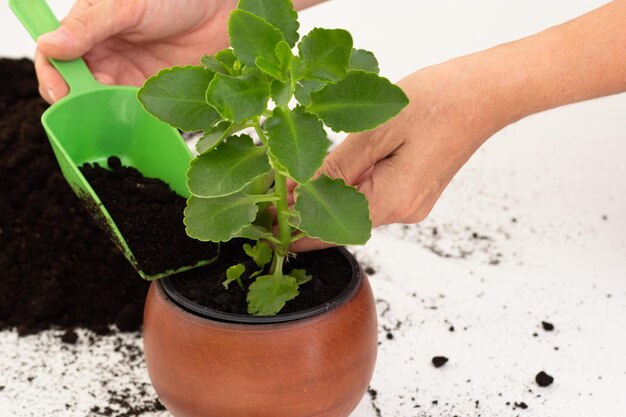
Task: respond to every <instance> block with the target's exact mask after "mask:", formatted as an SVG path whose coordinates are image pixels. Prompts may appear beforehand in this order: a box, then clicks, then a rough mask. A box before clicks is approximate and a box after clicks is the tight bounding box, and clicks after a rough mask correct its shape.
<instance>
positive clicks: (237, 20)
mask: <svg viewBox="0 0 626 417" xmlns="http://www.w3.org/2000/svg"><path fill="white" fill-rule="evenodd" d="M228 34H229V36H230V45H231V46H232V47H233V52H234V53H235V56H236V57H237V58H239V60H240V61H241V62H243V63H244V64H246V65H247V66H250V67H253V66H254V65H255V63H256V60H257V58H258V57H263V58H265V59H267V60H269V61H270V62H276V61H278V60H277V59H276V56H275V55H274V51H275V49H276V45H277V44H278V42H280V41H282V40H284V38H283V34H282V33H281V31H280V30H278V29H277V28H276V27H274V26H272V25H271V24H269V23H267V22H266V21H265V20H263V19H262V18H260V17H258V16H256V15H254V14H252V13H250V12H247V11H245V10H235V11H234V12H232V13H231V15H230V19H229V20H228Z"/></svg>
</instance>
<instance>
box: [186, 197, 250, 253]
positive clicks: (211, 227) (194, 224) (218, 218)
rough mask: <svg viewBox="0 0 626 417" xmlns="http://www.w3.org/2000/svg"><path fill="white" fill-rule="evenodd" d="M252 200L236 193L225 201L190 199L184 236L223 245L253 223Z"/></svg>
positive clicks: (218, 199) (223, 199) (217, 199)
mask: <svg viewBox="0 0 626 417" xmlns="http://www.w3.org/2000/svg"><path fill="white" fill-rule="evenodd" d="M255 203H256V202H255V200H254V199H253V198H252V197H250V196H248V195H245V194H242V193H237V194H231V195H229V196H226V197H218V198H198V197H194V196H192V197H190V198H189V200H187V207H186V208H185V220H184V222H185V226H186V228H185V230H186V231H187V234H188V235H189V236H191V237H193V238H195V239H198V240H201V241H203V242H209V241H210V242H226V241H228V240H230V239H231V238H232V237H233V236H237V234H238V233H240V232H241V231H242V230H243V228H244V227H246V226H249V225H250V224H252V222H253V221H254V219H255V217H256V215H257V212H258V211H259V207H258V206H257V205H256V204H255Z"/></svg>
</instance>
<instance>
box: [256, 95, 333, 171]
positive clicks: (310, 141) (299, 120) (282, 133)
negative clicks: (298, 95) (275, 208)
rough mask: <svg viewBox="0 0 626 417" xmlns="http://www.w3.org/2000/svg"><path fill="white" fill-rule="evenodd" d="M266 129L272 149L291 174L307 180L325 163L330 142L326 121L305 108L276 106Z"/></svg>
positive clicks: (279, 161) (269, 146)
mask: <svg viewBox="0 0 626 417" xmlns="http://www.w3.org/2000/svg"><path fill="white" fill-rule="evenodd" d="M265 130H266V131H267V146H268V148H269V152H270V153H271V154H272V156H273V157H274V158H275V159H276V161H278V163H279V164H280V165H281V166H282V167H283V168H284V169H285V171H286V173H287V175H288V176H289V177H291V178H293V179H294V180H296V181H298V182H299V183H305V182H307V181H308V180H309V179H310V178H311V177H312V176H313V174H315V171H317V170H318V169H319V167H321V166H322V162H323V161H324V157H325V156H326V152H327V150H328V147H329V146H330V141H329V140H328V138H327V137H326V132H325V131H324V124H323V123H322V122H320V121H319V119H318V118H317V117H316V116H314V115H312V114H310V113H306V112H305V111H304V109H303V108H302V107H300V106H298V107H296V108H295V109H294V110H289V109H284V108H281V107H276V108H275V109H274V112H273V113H272V116H271V117H270V118H269V119H267V122H266V123H265Z"/></svg>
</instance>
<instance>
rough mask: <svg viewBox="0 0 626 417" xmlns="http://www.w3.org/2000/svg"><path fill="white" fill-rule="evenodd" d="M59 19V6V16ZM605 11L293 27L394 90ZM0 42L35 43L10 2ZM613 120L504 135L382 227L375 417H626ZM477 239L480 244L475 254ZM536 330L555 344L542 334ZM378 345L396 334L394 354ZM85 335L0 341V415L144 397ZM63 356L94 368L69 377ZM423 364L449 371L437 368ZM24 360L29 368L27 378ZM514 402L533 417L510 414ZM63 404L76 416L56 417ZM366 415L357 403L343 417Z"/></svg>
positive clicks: (431, 8) (1, 17)
mask: <svg viewBox="0 0 626 417" xmlns="http://www.w3.org/2000/svg"><path fill="white" fill-rule="evenodd" d="M69 3H70V2H69V1H59V2H56V4H55V8H56V9H57V10H67V7H68V5H69ZM602 3H604V2H602V1H593V0H580V1H577V2H570V1H565V0H552V1H550V2H546V1H538V0H532V1H526V2H502V1H497V0H480V1H478V0H475V1H450V0H446V1H439V2H417V1H401V0H388V1H384V2H382V1H374V0H335V1H332V2H329V3H327V4H324V5H321V6H318V7H316V8H314V9H311V10H309V11H307V12H305V13H303V14H302V15H301V18H300V20H301V23H302V31H303V32H304V31H307V30H309V29H310V28H312V27H313V26H324V27H344V28H347V29H349V30H350V31H351V32H352V33H353V36H354V39H355V45H356V46H357V47H361V48H367V49H370V50H373V51H374V52H375V53H376V55H377V56H378V57H379V60H380V62H381V69H382V73H383V74H385V75H387V76H389V77H390V78H392V79H394V80H397V79H398V78H400V77H401V76H403V75H406V74H408V73H409V72H411V71H412V70H414V69H417V68H419V67H422V66H426V65H430V64H433V63H436V62H439V61H442V60H445V59H448V58H451V57H454V56H456V55H459V54H463V53H468V52H472V51H475V50H479V49H482V48H486V47H489V46H492V45H494V44H497V43H500V42H503V41H507V40H511V39H515V38H518V37H521V36H524V35H528V34H531V33H533V32H535V31H537V30H540V29H542V28H545V27H547V26H549V25H553V24H556V23H559V22H562V21H564V20H567V19H569V18H571V17H573V16H576V15H578V14H580V13H583V12H585V11H588V10H591V9H593V8H595V7H597V6H599V5H600V4H602ZM0 35H1V36H2V37H1V38H0V39H2V40H1V41H0V56H23V55H30V54H29V53H30V52H31V51H32V49H33V46H32V43H31V41H30V40H29V38H28V37H27V35H26V34H25V32H24V31H23V30H22V29H20V27H19V26H18V25H17V23H16V22H15V21H14V19H13V17H12V16H11V15H10V13H9V11H8V9H7V6H6V3H5V2H2V3H0ZM625 115H626V95H623V94H622V95H620V96H614V97H610V98H605V99H601V100H596V101H593V102H587V103H583V104H578V105H574V106H569V107H566V108H562V109H558V110H554V111H550V112H547V113H544V114H541V115H537V116H534V117H531V118H528V119H526V120H523V121H521V122H519V123H517V124H515V125H513V126H510V127H509V128H507V129H505V130H504V131H502V132H500V133H499V134H497V135H496V136H495V137H494V138H492V139H491V140H490V141H489V142H488V144H487V145H486V146H484V147H483V148H482V149H481V150H480V151H479V152H478V153H477V154H476V155H475V156H474V158H473V159H472V160H471V161H470V162H469V163H468V164H467V166H466V167H464V168H463V170H462V171H461V172H460V173H459V175H458V176H457V178H456V179H455V180H454V181H453V183H452V184H451V185H450V187H449V188H448V190H447V191H446V192H445V193H444V195H443V197H442V198H441V200H440V202H439V203H438V204H437V206H436V207H435V210H434V211H433V212H432V214H431V216H430V218H429V219H428V220H426V221H425V222H424V223H422V224H421V225H419V226H409V227H402V226H392V227H387V228H383V229H380V230H378V231H376V232H375V234H374V237H373V239H372V240H371V242H370V243H369V244H368V245H367V246H365V247H363V248H356V249H355V250H356V253H357V255H358V257H359V259H360V260H361V261H362V262H363V263H364V264H366V265H370V266H372V267H373V268H374V269H376V271H377V273H376V274H375V275H373V276H372V277H371V282H372V284H373V286H374V290H375V294H376V297H377V298H379V299H381V301H380V302H379V308H380V309H379V314H381V317H380V326H381V333H380V340H381V346H380V351H379V359H378V364H377V369H376V373H375V376H374V379H373V381H372V387H373V388H374V389H376V390H377V391H378V397H377V399H376V401H375V403H376V405H377V406H378V407H379V408H380V409H381V412H380V413H381V415H382V416H384V417H391V416H398V417H407V416H431V415H436V416H446V417H447V416H454V415H459V416H479V415H482V416H509V415H510V416H516V415H520V416H568V417H576V416H581V417H583V416H585V417H589V416H599V417H600V416H601V417H618V416H623V415H624V414H625V411H626V358H625V355H624V354H625V352H626V324H625V317H626V164H624V162H623V158H624V157H623V156H624V155H625V154H626V152H625V151H626V140H625V139H626V116H625ZM603 216H606V220H603ZM513 218H515V219H516V220H517V222H513V221H512V219H513ZM433 227H436V228H437V232H438V233H437V235H436V236H434V235H433V232H432V228H433ZM473 232H476V233H477V234H478V235H479V237H480V236H484V237H486V239H480V238H479V239H475V238H472V233H473ZM435 252H440V253H441V252H443V253H448V254H449V255H451V257H449V258H444V257H441V256H438V255H436V254H435ZM498 254H501V255H500V256H498ZM457 255H462V256H457ZM496 259H497V260H499V264H497V265H493V264H492V263H493V261H494V260H496ZM413 294H415V296H413ZM387 303H389V305H390V309H389V310H388V311H387V312H386V313H385V314H384V315H383V314H382V313H383V311H384V310H385V308H384V307H385V306H386V304H387ZM542 320H547V321H551V322H553V323H554V324H555V325H556V330H555V331H554V332H551V333H549V332H544V331H543V330H541V326H540V323H541V321H542ZM398 321H400V322H401V326H400V327H399V328H398V329H395V327H396V325H397V322H398ZM450 325H454V327H455V331H454V332H449V331H448V328H449V326H450ZM385 329H392V331H391V333H392V334H393V335H394V339H393V340H388V339H387V338H386V337H385V336H386V333H387V331H386V330H385ZM465 329H466V330H465ZM535 332H536V333H538V336H537V337H533V333H535ZM85 337H86V336H85V335H81V341H82V344H79V345H78V346H77V347H71V348H67V347H62V346H60V343H59V342H58V341H57V339H56V338H54V337H53V332H48V333H43V334H41V335H38V336H31V337H28V338H23V339H18V338H17V337H16V335H15V334H14V333H11V332H3V333H0V355H1V356H0V386H2V385H5V384H4V383H3V376H6V375H8V376H9V377H12V376H16V375H17V376H19V378H21V379H23V381H22V382H21V383H19V384H17V385H16V384H14V385H12V386H6V387H5V389H4V390H2V391H0V416H18V417H20V416H44V415H45V416H49V415H50V416H52V415H58V416H68V417H73V416H85V415H87V414H88V411H89V409H90V408H91V407H92V406H93V405H94V404H101V402H97V400H96V399H95V398H94V396H98V395H99V394H98V393H100V392H105V389H104V388H102V387H101V386H100V381H102V380H109V381H111V382H110V383H112V384H118V385H119V384H121V386H124V385H123V384H126V383H127V384H130V385H132V386H135V387H136V386H137V384H139V385H142V384H145V383H146V382H147V379H146V375H145V371H144V369H143V366H142V363H141V362H140V360H139V362H137V364H136V366H134V367H133V368H132V369H128V370H120V369H119V368H120V362H119V357H118V356H116V355H115V354H112V353H111V351H112V348H113V346H114V345H115V339H116V336H113V337H111V338H109V339H106V340H104V341H102V342H101V343H98V344H97V345H96V346H95V347H92V349H91V351H89V350H88V349H86V348H85V346H84V341H85ZM130 338H131V339H132V336H131V337H130ZM107 340H109V342H107ZM137 343H139V342H137ZM555 347H558V348H559V350H558V351H557V350H555V349H554V348H555ZM68 349H69V350H75V351H77V353H76V356H72V357H76V358H77V359H76V360H77V361H78V362H79V363H80V362H81V361H82V362H87V363H92V364H94V369H93V370H91V371H89V372H86V371H84V368H82V367H80V366H79V365H75V366H69V367H65V368H64V367H63V366H62V365H61V364H62V363H63V360H66V359H67V356H64V355H67V354H68V353H67V351H68ZM94 352H95V353H94ZM72 355H74V354H72ZM435 355H445V356H448V357H449V358H450V362H449V363H448V364H447V365H446V366H445V367H443V368H441V369H435V368H434V367H432V366H431V365H430V359H431V358H432V357H433V356H435ZM27 358H33V359H34V360H35V362H36V363H39V365H33V366H32V367H29V368H24V366H23V365H20V363H21V362H22V361H24V360H25V359H27ZM42 364H43V365H42ZM542 369H545V370H546V371H547V372H548V373H550V374H552V375H553V376H555V378H556V381H555V384H554V385H552V386H551V387H549V388H543V389H542V388H539V387H537V386H536V384H535V383H534V382H533V379H534V376H535V374H536V373H537V372H539V371H540V370H542ZM111 372H114V373H115V374H116V375H117V376H115V377H111V376H110V374H111ZM21 376H23V378H22V377H21ZM28 376H35V379H34V380H33V382H29V381H28V379H27V377H28ZM9 379H10V378H7V380H9ZM133 384H134V385H133ZM59 387H65V388H62V389H61V388H59ZM21 389H23V391H20V390H21ZM90 393H91V394H90ZM94 393H95V394H94ZM538 396H540V397H539V398H538ZM411 397H413V398H414V400H413V399H411ZM34 399H36V400H37V403H38V405H36V406H35V405H34V402H33V400H34ZM435 400H437V401H438V404H437V405H433V404H432V401H435ZM476 400H478V401H479V404H478V406H476V404H475V401H476ZM520 401H524V402H525V403H526V404H528V406H529V408H528V409H526V410H520V409H517V410H513V407H512V405H509V406H507V405H506V403H507V402H511V404H513V402H520ZM66 402H69V403H71V404H73V405H72V406H71V407H70V408H69V409H67V410H66V407H65V404H66ZM415 405H419V406H420V407H419V408H414V406H415ZM162 415H167V413H162ZM375 415H376V413H375V411H374V409H373V407H372V405H371V401H370V398H368V397H366V398H365V399H364V401H363V402H362V403H361V405H360V406H359V408H358V409H357V410H356V411H355V413H354V414H353V417H373V416H375ZM146 416H148V414H146ZM294 417H297V416H294Z"/></svg>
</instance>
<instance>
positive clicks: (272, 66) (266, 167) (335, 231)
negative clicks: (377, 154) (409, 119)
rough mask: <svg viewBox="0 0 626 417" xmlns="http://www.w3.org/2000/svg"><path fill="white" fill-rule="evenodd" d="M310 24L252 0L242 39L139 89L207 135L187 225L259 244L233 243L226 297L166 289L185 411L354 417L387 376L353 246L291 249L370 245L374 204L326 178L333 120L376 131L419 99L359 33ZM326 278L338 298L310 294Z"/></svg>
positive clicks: (164, 393) (174, 283) (217, 278)
mask: <svg viewBox="0 0 626 417" xmlns="http://www.w3.org/2000/svg"><path fill="white" fill-rule="evenodd" d="M298 27H299V24H298V22H297V14H296V12H295V11H294V10H293V6H292V4H291V2H290V1H289V0H240V2H239V5H238V8H237V9H236V10H234V11H233V12H232V14H231V16H230V19H229V36H230V45H231V47H230V48H228V49H225V50H223V51H220V52H218V53H217V54H215V55H213V56H205V57H203V58H202V61H201V63H202V65H200V66H184V67H173V68H169V69H165V70H163V71H161V72H159V73H158V74H157V75H155V76H154V77H151V78H150V79H148V80H147V81H146V83H145V85H144V86H143V88H142V89H141V90H140V91H139V93H138V97H139V100H140V101H141V103H142V104H143V106H144V107H145V108H146V110H147V111H148V112H150V113H152V114H153V115H154V116H156V117H157V118H159V119H161V120H163V121H165V122H167V123H169V124H171V125H172V126H175V127H178V128H180V129H182V130H190V131H193V130H201V131H203V132H204V135H203V136H202V137H201V139H200V140H199V141H198V143H197V145H196V149H197V151H198V155H197V156H196V157H195V158H194V159H193V161H192V162H191V164H190V167H189V170H188V173H187V180H188V181H187V185H188V188H189V192H190V194H191V197H190V198H189V199H188V201H187V207H186V209H185V226H186V231H187V234H188V235H189V236H191V237H193V238H196V239H199V240H202V241H213V242H229V243H228V244H225V245H224V246H227V245H230V246H228V247H231V248H232V247H233V245H239V246H242V244H241V242H240V240H238V239H237V238H244V239H248V241H247V243H244V244H243V247H242V252H241V253H245V255H243V256H239V255H237V254H236V253H237V251H233V250H230V252H229V251H227V250H222V252H223V254H222V256H221V257H220V259H219V260H218V261H217V262H216V263H215V264H213V265H212V266H210V267H209V268H208V269H207V273H206V277H205V278H204V279H203V280H202V281H203V282H201V283H200V284H199V285H202V284H203V283H204V284H206V285H207V286H211V285H212V286H213V288H215V287H216V285H215V283H219V285H218V286H219V287H220V288H221V291H222V292H223V294H219V295H217V296H215V297H213V296H210V297H206V296H205V297H203V296H202V293H203V289H202V287H200V288H196V287H194V288H192V289H191V287H189V286H188V285H187V284H183V283H182V281H181V279H180V278H179V277H177V276H173V277H170V278H167V279H163V280H160V281H155V282H154V283H153V285H152V287H151V289H150V293H149V295H148V300H147V303H146V308H145V318H144V345H145V355H146V363H147V367H148V371H149V374H150V377H151V379H152V382H153V385H154V387H155V389H156V391H157V393H158V395H159V397H160V398H161V401H162V402H163V403H164V404H165V405H166V407H167V408H168V409H169V410H170V411H171V412H172V414H174V415H175V416H177V417H183V416H188V417H191V416H219V417H224V416H235V417H238V416H259V417H260V416H272V417H281V416H289V417H306V416H346V415H348V414H349V413H350V412H351V411H352V410H353V409H354V407H355V406H356V405H357V404H358V402H359V400H360V398H361V397H362V395H363V393H364V392H365V390H366V388H367V385H368V383H369V380H370V378H371V375H372V371H373V367H374V362H375V358H376V349H377V326H376V313H375V306H374V301H373V297H372V293H371V289H370V287H369V284H368V282H367V279H366V277H365V276H364V274H363V272H362V270H361V268H360V267H359V266H358V264H357V263H356V261H355V260H354V258H353V257H352V256H351V255H350V254H349V253H348V252H347V251H346V250H344V249H337V248H335V249H330V250H326V251H319V252H316V253H312V254H306V255H299V256H298V257H296V256H295V255H293V254H290V253H289V246H290V244H291V243H293V242H294V241H296V240H298V239H301V238H303V237H313V238H317V239H320V240H322V241H324V242H329V243H333V244H337V245H358V244H364V243H365V242H366V241H367V240H368V239H369V236H370V232H371V222H370V220H369V211H368V204H367V200H366V199H365V197H364V196H363V195H362V194H360V193H359V192H358V191H357V190H356V189H355V188H354V187H351V186H349V185H346V184H345V182H344V181H343V180H341V179H332V178H329V177H328V176H326V175H324V174H321V175H316V173H317V172H318V170H319V169H320V167H321V165H322V162H323V159H324V157H325V156H326V154H327V151H328V147H329V145H330V142H329V140H328V138H327V133H326V130H325V126H326V127H328V128H330V129H332V130H335V131H345V132H358V131H363V130H368V129H372V128H374V127H376V126H378V125H380V124H381V123H383V122H385V121H387V120H388V119H389V118H391V117H393V116H395V115H396V114H397V113H398V112H399V111H400V110H401V109H402V108H403V107H404V106H405V105H406V104H407V102H408V99H407V98H406V96H405V94H404V93H403V92H402V90H401V89H400V88H398V87H397V86H395V85H393V84H392V83H390V82H389V81H388V80H387V79H385V78H382V77H380V76H378V63H377V61H376V58H375V57H374V55H373V54H372V53H371V52H368V51H365V50H359V49H354V48H353V45H352V37H351V35H350V34H349V33H348V32H346V31H345V30H341V29H320V28H316V29H313V30H312V31H311V32H310V33H309V34H308V35H306V36H304V37H303V38H302V39H301V40H300V42H299V43H298V39H299V35H298V31H297V30H298ZM296 44H297V54H296V53H295V51H294V47H295V46H296ZM252 131H253V132H255V134H256V136H257V138H256V141H255V140H254V139H253V138H252V137H251V136H249V135H248V134H246V133H245V132H252ZM288 179H289V180H292V181H293V183H294V184H295V185H296V186H295V190H294V193H293V194H294V200H295V202H294V203H293V204H291V205H290V204H289V203H290V199H289V196H288ZM233 242H235V243H233ZM224 252H228V253H232V254H234V255H232V256H231V257H228V256H226V255H225V254H224ZM211 283H213V284H211ZM337 283H339V284H340V285H341V286H340V288H339V289H338V290H337V288H336V287H337V285H336V284H337ZM196 284H197V283H194V285H196ZM325 285H326V286H329V285H330V286H333V288H335V290H334V292H333V291H330V292H329V293H328V294H326V296H327V298H326V299H322V300H321V301H320V299H319V297H315V296H313V297H311V299H312V300H313V301H310V300H305V301H303V302H299V301H300V299H301V298H302V297H303V295H301V293H302V294H305V293H307V294H315V293H317V292H318V291H317V289H318V288H322V287H324V286H325ZM198 294H200V295H198ZM222 295H224V296H226V295H227V296H228V297H231V298H232V297H239V303H237V302H234V304H236V305H235V306H234V307H232V308H226V309H222V310H226V311H220V309H219V304H218V306H217V307H216V306H215V303H214V301H215V300H214V299H212V298H222ZM207 298H208V300H207ZM307 303H308V304H307ZM294 305H295V306H297V308H295V309H294V308H293V306H294Z"/></svg>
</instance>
